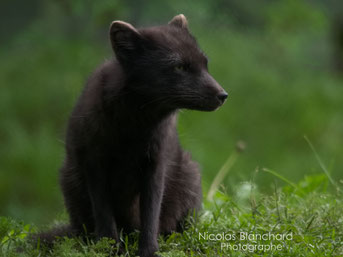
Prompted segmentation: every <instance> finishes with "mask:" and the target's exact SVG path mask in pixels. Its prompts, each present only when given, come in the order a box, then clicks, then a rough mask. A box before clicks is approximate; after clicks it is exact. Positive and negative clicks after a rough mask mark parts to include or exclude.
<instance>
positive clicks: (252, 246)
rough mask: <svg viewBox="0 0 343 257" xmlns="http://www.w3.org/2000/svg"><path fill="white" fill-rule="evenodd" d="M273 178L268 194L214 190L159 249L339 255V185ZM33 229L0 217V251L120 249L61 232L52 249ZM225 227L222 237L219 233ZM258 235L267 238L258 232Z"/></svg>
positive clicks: (134, 239) (342, 223) (130, 245)
mask: <svg viewBox="0 0 343 257" xmlns="http://www.w3.org/2000/svg"><path fill="white" fill-rule="evenodd" d="M257 176H258V173H257ZM275 178H276V177H275ZM277 181H278V180H277ZM277 181H275V187H274V193H272V194H270V195H266V194H263V193H261V192H259V190H258V188H257V186H256V184H255V183H254V181H250V182H244V183H241V184H240V185H239V186H238V187H237V188H236V189H237V190H236V192H235V194H230V195H228V194H227V193H224V192H220V191H217V192H216V194H215V195H214V200H213V201H212V202H209V201H205V202H204V208H203V210H202V212H201V214H200V218H199V219H198V220H197V221H196V222H195V221H194V219H193V217H189V223H188V225H187V226H186V230H185V231H184V232H183V233H173V234H172V235H170V236H168V237H160V238H159V245H160V255H161V256H164V257H167V256H287V257H288V256H297V257H299V256H316V257H318V256H342V255H343V218H342V213H343V202H342V195H341V191H339V190H336V189H337V188H334V187H333V186H332V185H331V184H330V183H329V181H328V178H327V176H325V175H323V174H319V175H316V176H307V177H305V178H304V179H303V180H301V181H300V182H299V183H296V184H294V182H292V185H286V186H284V187H277V186H276V182H277ZM339 186H342V185H339ZM52 226H56V224H54V225H52ZM36 230H37V228H36V227H35V226H33V225H27V224H24V223H21V222H16V221H14V220H12V219H10V218H5V217H2V218H0V255H1V256H4V257H9V256H18V255H19V253H18V249H20V255H19V256H23V257H24V256H25V257H26V256H27V257H29V256H32V257H33V256H56V257H57V256H58V257H63V256H68V257H74V256H75V257H81V256H82V257H83V256H96V257H100V256H117V254H118V248H117V246H116V244H115V242H114V241H112V240H109V239H102V240H101V241H99V242H97V243H95V242H93V241H88V242H82V241H81V240H80V239H77V238H74V239H67V238H63V239H60V240H59V241H58V243H56V244H55V245H54V247H53V249H50V250H48V249H45V248H44V247H43V246H42V245H40V246H39V245H38V246H32V245H30V244H28V242H27V240H26V237H27V235H28V234H29V232H32V231H36ZM138 233H139V232H135V233H133V234H130V235H122V236H121V244H122V245H123V246H124V247H123V249H125V250H124V253H122V256H135V253H136V251H137V246H138ZM223 233H224V235H225V237H226V238H224V239H222V238H220V237H222V235H223ZM242 233H248V235H249V237H250V238H243V237H241V235H243V234H242ZM268 233H270V236H268V235H269V234H268ZM244 235H246V234H244ZM261 235H265V237H267V238H262V239H260V238H258V237H260V236H261ZM253 237H255V238H253ZM282 237H284V238H282ZM213 238H214V239H213ZM262 247H263V248H262ZM268 247H269V249H270V248H271V249H270V250H269V249H268ZM277 247H278V248H277Z"/></svg>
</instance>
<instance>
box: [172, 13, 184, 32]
mask: <svg viewBox="0 0 343 257" xmlns="http://www.w3.org/2000/svg"><path fill="white" fill-rule="evenodd" d="M168 24H169V25H171V26H175V27H178V28H182V29H188V21H187V19H186V17H185V15H183V14H179V15H176V16H175V17H174V18H173V19H172V20H171V21H170V22H169V23H168Z"/></svg>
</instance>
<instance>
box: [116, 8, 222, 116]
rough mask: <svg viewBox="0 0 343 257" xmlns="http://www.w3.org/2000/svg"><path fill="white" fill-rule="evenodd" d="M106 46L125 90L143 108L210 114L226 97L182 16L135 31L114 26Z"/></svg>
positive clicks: (126, 26)
mask: <svg viewBox="0 0 343 257" xmlns="http://www.w3.org/2000/svg"><path fill="white" fill-rule="evenodd" d="M110 40H111V44H112V48H113V50H114V52H115V55H116V57H117V60H118V61H119V63H120V65H121V66H122V68H123V70H124V73H125V74H126V79H127V80H128V81H127V82H128V83H127V85H129V87H130V88H129V89H128V90H131V91H133V92H135V93H136V95H139V96H141V97H142V99H144V103H143V104H142V106H143V107H144V106H148V105H150V106H154V107H161V106H162V105H163V107H164V108H170V109H181V108H186V109H193V110H201V111H212V110H215V109H217V108H218V107H220V106H221V105H222V104H223V103H224V102H225V100H226V98H227V96H228V94H227V93H226V92H225V91H224V89H223V88H222V87H221V86H220V85H219V84H218V83H217V82H216V80H215V79H214V78H213V77H212V76H211V75H210V74H209V72H208V67H207V63H208V59H207V57H206V56H205V54H204V53H203V52H202V51H201V50H200V48H199V46H198V44H197V42H196V40H195V38H194V37H193V36H192V35H191V33H190V31H189V29H188V22H187V19H186V17H185V16H184V15H183V14H180V15H177V16H175V17H174V18H173V19H172V20H171V21H170V22H169V23H168V24H167V25H164V26H156V27H150V28H143V29H136V28H135V27H133V26H132V25H131V24H129V23H126V22H123V21H113V22H112V24H111V27H110Z"/></svg>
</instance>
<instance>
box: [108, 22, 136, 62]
mask: <svg viewBox="0 0 343 257" xmlns="http://www.w3.org/2000/svg"><path fill="white" fill-rule="evenodd" d="M141 38H142V36H141V34H140V33H139V32H138V30H137V29H136V28H135V27H133V26H132V25H131V24H130V23H127V22H124V21H113V22H112V24H111V26H110V39H111V44H112V48H113V50H114V52H115V53H116V55H117V57H118V58H119V59H122V58H126V57H128V56H127V55H131V54H132V53H133V52H134V51H135V50H137V48H139V46H140V40H141Z"/></svg>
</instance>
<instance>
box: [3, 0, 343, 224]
mask: <svg viewBox="0 0 343 257" xmlns="http://www.w3.org/2000/svg"><path fill="white" fill-rule="evenodd" d="M342 11H343V4H340V3H339V1H301V0H275V1H267V0H250V1H239V0H212V1H205V0H187V1H185V0H173V1H171V0H166V1H161V0H160V1H158V0H153V1H149V2H144V1H139V0H138V1H135V0H126V1H124V0H101V1H91V0H85V1H81V0H54V1H43V0H31V1H23V0H2V1H1V3H0V215H6V216H12V217H14V218H18V219H23V220H24V221H25V222H34V223H36V224H37V225H42V224H47V223H49V222H50V221H51V219H53V218H55V217H56V216H57V215H58V213H61V211H62V210H63V202H62V196H61V193H60V190H59V186H58V169H59V167H60V165H61V162H62V160H63V156H64V143H63V141H64V134H65V125H66V121H67V118H68V115H69V113H70V111H71V109H72V107H73V104H74V103H75V100H76V98H77V97H78V95H79V93H80V91H81V89H82V87H83V85H84V82H85V81H86V79H87V77H88V76H89V74H90V73H91V72H92V70H94V68H95V67H96V66H97V65H99V64H100V63H101V62H103V61H104V60H105V59H106V58H112V55H113V54H112V52H111V48H110V44H109V41H108V38H107V30H108V27H109V24H110V22H111V21H112V20H118V19H120V20H125V21H127V22H130V23H132V24H134V25H135V26H137V27H140V26H149V25H156V24H165V23H167V22H168V21H169V20H170V19H171V18H172V17H173V16H174V15H176V14H179V13H184V14H185V15H186V16H187V18H188V20H189V24H190V28H191V31H192V32H193V34H194V35H195V36H196V37H197V39H198V41H199V43H200V45H201V47H202V49H203V50H204V51H205V52H206V53H207V55H208V56H209V58H210V63H209V69H210V72H211V73H212V74H213V76H214V77H215V78H216V79H217V81H218V82H219V83H220V84H221V85H222V86H223V87H224V88H225V89H226V90H227V91H228V92H229V99H228V101H227V102H226V104H225V105H224V106H223V107H222V108H221V109H220V110H218V111H216V112H213V113H202V112H195V111H182V112H181V114H180V118H179V132H180V138H181V140H182V144H183V145H184V147H185V148H186V149H188V150H189V151H191V152H192V155H193V158H194V159H196V160H197V161H198V162H199V163H200V165H201V167H202V174H203V185H204V191H205V192H206V191H207V190H208V188H209V185H210V184H211V181H212V180H213V178H214V176H215V175H216V173H217V172H218V170H219V169H220V167H221V166H222V165H223V163H224V162H225V161H226V159H227V158H228V157H229V156H230V155H231V154H232V153H233V152H234V151H235V145H236V143H237V142H238V141H239V140H241V141H243V142H244V143H245V144H246V150H245V151H244V153H242V154H241V155H240V156H239V158H238V160H237V162H236V163H235V165H234V167H233V168H232V170H230V173H229V175H228V176H227V177H226V178H225V184H226V185H227V188H228V191H229V192H230V191H231V192H232V191H233V190H235V188H236V186H237V185H238V184H239V183H240V182H242V181H246V180H250V179H251V178H252V177H253V174H254V171H255V170H256V168H257V167H260V168H261V167H268V168H270V169H273V170H276V171H277V172H279V173H280V174H282V175H283V176H285V177H287V178H288V179H290V180H292V181H298V180H299V179H301V178H303V177H304V176H305V175H309V174H317V173H320V172H322V171H321V170H320V167H319V165H318V163H317V162H316V159H315V156H314V154H313V152H312V151H311V149H310V147H309V146H308V144H307V143H306V141H305V140H304V135H307V136H308V137H309V138H310V140H311V141H312V143H313V144H314V146H315V147H316V150H317V151H318V152H319V154H320V156H321V158H322V159H323V161H324V162H325V163H326V164H327V166H328V167H329V170H330V172H331V174H332V176H333V178H334V179H335V180H337V181H338V180H340V179H342V167H343V158H342V157H341V156H343V147H342V144H343V140H342V139H343V119H342V117H343V84H342V82H343V76H342V74H343V19H342V18H341V17H342V16H340V14H341V13H342ZM274 179H275V178H273V177H271V175H268V174H264V173H261V172H260V173H258V175H257V176H256V178H255V183H256V184H257V185H258V187H259V189H260V190H261V191H266V192H268V191H270V190H271V188H272V184H273V183H274ZM278 183H280V182H278Z"/></svg>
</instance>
